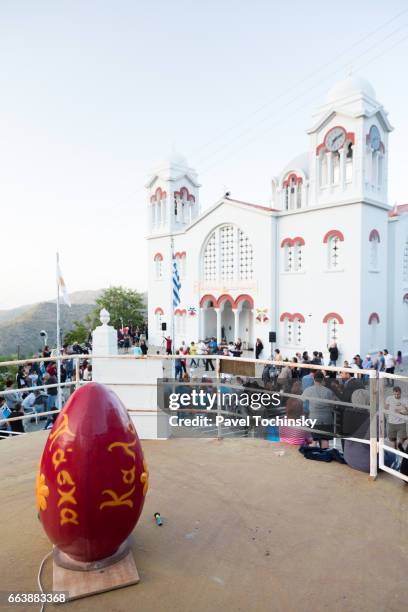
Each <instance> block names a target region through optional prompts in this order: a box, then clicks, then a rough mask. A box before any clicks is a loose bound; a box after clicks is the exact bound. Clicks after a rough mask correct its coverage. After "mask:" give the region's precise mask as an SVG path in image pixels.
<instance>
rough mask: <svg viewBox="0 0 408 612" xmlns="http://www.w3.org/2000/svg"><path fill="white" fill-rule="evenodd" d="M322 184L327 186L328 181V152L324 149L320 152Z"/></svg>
mask: <svg viewBox="0 0 408 612" xmlns="http://www.w3.org/2000/svg"><path fill="white" fill-rule="evenodd" d="M319 162H320V186H321V187H326V185H327V183H328V163H327V153H326V152H325V150H324V149H323V151H322V152H321V153H320V159H319Z"/></svg>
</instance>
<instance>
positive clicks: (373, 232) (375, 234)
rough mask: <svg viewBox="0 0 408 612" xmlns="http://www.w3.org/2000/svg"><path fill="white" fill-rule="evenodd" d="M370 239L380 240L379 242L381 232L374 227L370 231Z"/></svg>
mask: <svg viewBox="0 0 408 612" xmlns="http://www.w3.org/2000/svg"><path fill="white" fill-rule="evenodd" d="M368 240H369V241H370V242H371V241H372V240H378V242H380V234H379V232H378V230H376V229H373V230H371V232H370V235H369V237H368Z"/></svg>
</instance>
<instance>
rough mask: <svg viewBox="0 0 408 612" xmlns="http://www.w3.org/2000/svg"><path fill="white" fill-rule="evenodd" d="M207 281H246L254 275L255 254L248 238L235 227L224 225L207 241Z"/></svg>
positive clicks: (204, 255) (205, 258) (205, 272)
mask: <svg viewBox="0 0 408 612" xmlns="http://www.w3.org/2000/svg"><path fill="white" fill-rule="evenodd" d="M202 273H203V276H204V280H205V281H210V282H216V281H219V280H222V281H238V280H241V281H246V280H251V279H252V278H253V274H254V253H253V248H252V244H251V242H250V240H249V238H248V236H247V235H246V234H245V233H244V232H243V231H242V230H241V229H239V228H238V227H236V226H235V225H223V226H221V227H220V228H218V229H216V230H214V231H213V232H212V234H211V235H210V237H209V238H208V240H207V243H206V246H205V248H204V254H203V260H202Z"/></svg>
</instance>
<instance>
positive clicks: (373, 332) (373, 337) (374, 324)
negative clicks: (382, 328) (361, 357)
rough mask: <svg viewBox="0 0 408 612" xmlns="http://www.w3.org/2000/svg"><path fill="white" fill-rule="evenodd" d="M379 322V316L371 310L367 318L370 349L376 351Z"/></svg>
mask: <svg viewBox="0 0 408 612" xmlns="http://www.w3.org/2000/svg"><path fill="white" fill-rule="evenodd" d="M379 323H380V317H379V316H378V314H377V313H376V312H372V313H371V314H370V316H369V318H368V324H369V326H370V351H372V352H373V351H378V337H377V329H378V325H379Z"/></svg>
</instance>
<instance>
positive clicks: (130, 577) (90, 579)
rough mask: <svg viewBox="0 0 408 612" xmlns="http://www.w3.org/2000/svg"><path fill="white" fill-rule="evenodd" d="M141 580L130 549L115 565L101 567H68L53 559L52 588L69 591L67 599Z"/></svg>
mask: <svg viewBox="0 0 408 612" xmlns="http://www.w3.org/2000/svg"><path fill="white" fill-rule="evenodd" d="M138 582H139V574H138V571H137V568H136V564H135V559H134V557H133V553H132V551H131V550H130V549H129V550H128V551H127V553H126V555H125V556H124V557H122V558H121V559H120V560H119V561H117V562H116V563H114V564H113V565H108V566H106V567H102V568H99V569H92V570H84V569H83V568H81V567H78V569H77V570H74V569H67V568H66V567H62V566H61V565H58V563H56V561H55V559H54V561H53V568H52V590H53V591H64V592H65V593H67V599H66V601H72V600H73V599H80V598H82V597H89V596H91V595H98V594H99V593H104V592H106V591H112V590H113V589H120V588H122V587H127V586H131V585H132V584H137V583H138Z"/></svg>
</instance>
